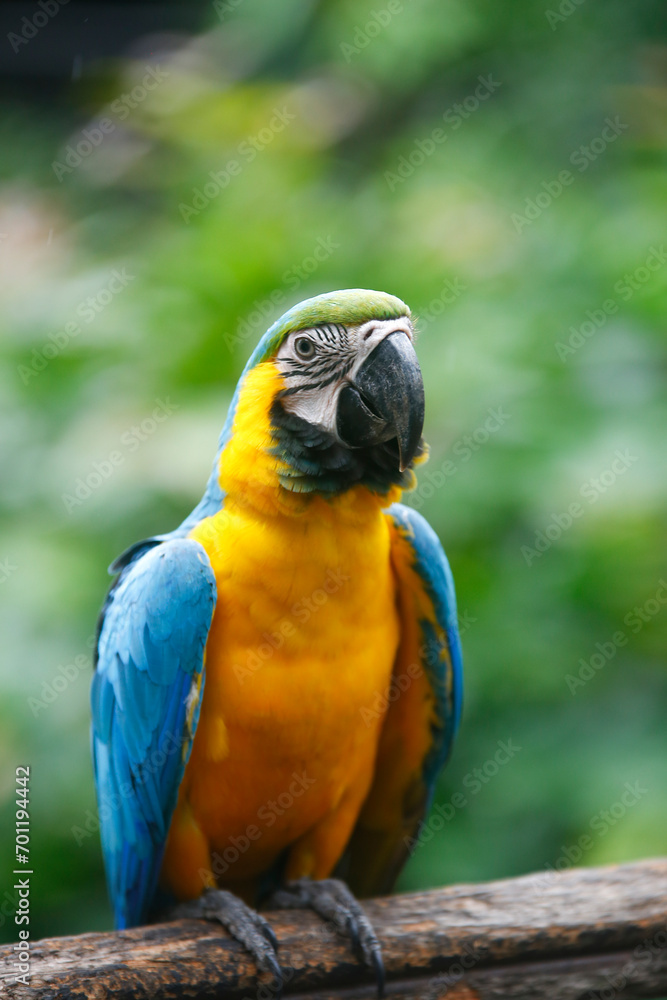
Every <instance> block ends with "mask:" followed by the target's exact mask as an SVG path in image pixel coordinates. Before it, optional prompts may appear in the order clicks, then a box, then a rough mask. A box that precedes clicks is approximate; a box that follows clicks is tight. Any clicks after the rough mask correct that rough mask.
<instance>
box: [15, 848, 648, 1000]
mask: <svg viewBox="0 0 667 1000" xmlns="http://www.w3.org/2000/svg"><path fill="white" fill-rule="evenodd" d="M366 910H367V912H368V915H369V917H370V919H371V920H372V921H373V923H374V925H375V928H376V930H377V932H378V935H379V937H380V940H381V942H382V946H383V949H384V957H385V964H386V968H387V974H388V980H389V981H388V987H387V993H388V996H390V997H394V998H397V1000H400V998H406V1000H407V998H410V1000H414V998H420V1000H421V998H423V1000H443V998H444V997H447V998H450V1000H473V998H476V1000H491V998H493V1000H503V998H513V1000H539V998H547V997H548V998H549V1000H583V998H586V1000H593V997H596V998H597V997H598V996H599V997H600V998H602V1000H629V998H642V997H658V996H667V859H659V860H655V861H643V862H640V863H637V864H630V865H621V866H619V867H612V868H580V869H571V870H569V871H565V872H562V873H559V874H555V873H553V874H552V873H547V872H542V873H539V874H536V875H528V876H523V877H521V878H516V879H506V880H503V881H499V882H487V883H482V884H478V885H456V886H450V887H448V888H445V889H437V890H434V891H432V892H424V893H410V894H407V895H403V896H393V897H387V898H384V899H376V900H371V901H369V902H368V903H367V904H366ZM271 923H272V925H273V927H274V928H275V931H276V934H277V937H278V940H279V942H280V952H279V956H280V961H281V965H282V967H283V969H284V970H285V980H286V988H285V992H286V993H288V994H289V993H295V992H298V993H299V994H300V995H301V996H302V997H304V1000H306V998H312V1000H315V997H317V1000H324V998H326V997H331V998H336V1000H343V998H349V1000H351V998H357V997H368V998H369V1000H371V998H373V997H374V995H375V990H374V987H373V985H372V980H371V978H370V977H369V976H368V974H366V973H365V972H364V970H363V969H361V968H360V966H359V964H358V963H357V962H356V960H355V958H354V956H353V955H352V953H351V951H350V947H349V946H348V945H347V944H346V943H345V942H344V941H343V940H342V939H340V938H339V937H338V936H337V935H336V933H335V932H334V931H333V930H332V929H331V928H329V927H328V926H326V925H325V924H323V923H322V922H321V921H319V920H318V919H317V918H316V917H315V916H314V915H313V914H310V913H306V912H300V911H296V912H295V911H281V912H276V913H274V914H272V915H271ZM30 951H31V972H30V986H27V987H26V986H23V985H20V984H15V983H14V984H13V983H12V980H13V976H14V968H13V962H14V960H15V958H14V956H15V952H14V951H13V950H12V947H11V946H5V947H3V948H0V975H1V976H2V980H1V981H0V996H2V997H11V998H12V1000H14V998H16V1000H28V998H39V1000H47V998H48V1000H83V998H93V1000H96V998H100V1000H101V998H107V997H113V998H114V1000H149V998H150V1000H156V998H157V1000H172V998H173V1000H176V998H179V1000H181V998H184V997H189V998H195V1000H209V998H210V1000H213V998H219V997H223V996H224V997H225V998H227V997H229V998H234V997H245V998H248V1000H274V998H275V990H274V989H273V988H272V985H271V983H261V984H258V982H257V979H256V976H255V969H254V966H253V964H252V962H251V961H250V959H249V957H248V955H247V954H246V953H245V951H244V950H243V948H241V946H240V945H238V944H237V943H236V942H235V941H232V940H231V939H230V938H229V936H228V935H227V934H226V932H225V931H224V930H223V929H222V928H221V927H219V926H217V925H216V924H213V923H208V922H205V921H196V920H181V921H176V922H173V923H167V924H158V925H155V926H151V927H141V928H137V929H135V930H131V931H120V932H110V933H106V934H83V935H81V936H79V937H64V938H50V939H46V940H43V941H38V942H35V943H34V944H32V945H31V948H30ZM3 984H4V989H3Z"/></svg>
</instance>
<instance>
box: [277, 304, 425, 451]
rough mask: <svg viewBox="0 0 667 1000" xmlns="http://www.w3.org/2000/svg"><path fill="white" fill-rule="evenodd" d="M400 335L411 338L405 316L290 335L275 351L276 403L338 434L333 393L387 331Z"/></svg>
mask: <svg viewBox="0 0 667 1000" xmlns="http://www.w3.org/2000/svg"><path fill="white" fill-rule="evenodd" d="M399 331H400V332H402V333H405V334H406V335H407V336H408V337H409V338H410V340H411V341H414V330H413V328H412V323H411V322H410V320H409V318H408V317H407V316H399V318H398V319H385V320H369V321H368V322H367V323H362V324H361V325H360V326H348V327H346V326H342V325H341V324H334V323H326V324H323V325H322V326H318V327H311V328H309V329H305V330H297V331H296V332H295V333H290V335H289V336H288V337H286V338H285V341H284V342H283V344H282V345H281V347H280V350H279V351H278V354H277V355H276V364H277V366H278V370H279V371H280V372H281V374H282V375H283V378H284V381H285V389H286V390H287V391H286V392H285V394H284V395H283V397H282V405H283V407H284V408H285V410H287V411H288V412H289V413H293V414H295V416H297V417H301V418H302V420H305V421H307V422H308V423H309V424H314V425H315V426H317V427H322V428H323V429H324V430H326V431H328V432H329V433H330V434H333V435H334V436H335V437H338V435H337V433H336V409H337V406H338V394H339V393H340V390H341V388H342V387H343V386H344V385H345V384H346V383H347V382H354V378H355V375H356V373H357V372H358V371H359V369H360V368H361V366H362V365H363V363H364V362H365V361H366V359H367V358H368V356H369V354H370V353H371V352H372V351H373V350H374V349H375V348H376V347H377V346H378V344H379V343H380V342H381V341H382V340H384V339H385V337H388V336H389V335H390V334H392V333H397V332H399Z"/></svg>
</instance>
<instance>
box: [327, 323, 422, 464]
mask: <svg viewBox="0 0 667 1000" xmlns="http://www.w3.org/2000/svg"><path fill="white" fill-rule="evenodd" d="M423 426H424V382H423V379H422V373H421V369H420V367H419V362H418V360H417V355H416V354H415V349H414V347H413V346H412V341H411V340H410V338H409V337H408V335H407V334H406V333H403V332H402V331H400V330H397V331H396V332H395V333H390V334H389V336H388V337H385V338H384V340H382V341H380V343H379V344H378V346H377V347H375V348H374V349H373V350H372V351H371V353H370V354H369V356H368V358H367V359H366V360H365V361H364V363H363V365H362V366H361V368H360V369H359V371H358V372H357V374H356V376H355V378H354V380H353V381H351V382H349V383H348V384H347V385H345V386H343V388H342V389H341V391H340V394H339V397H338V411H337V414H336V430H337V432H338V436H339V437H340V439H341V441H343V442H344V443H345V444H346V445H347V446H348V447H350V448H365V447H368V446H370V445H376V444H382V443H383V442H385V441H390V440H391V439H392V438H396V439H397V441H398V453H399V462H400V468H401V472H403V471H404V470H405V469H407V468H408V466H409V465H410V463H411V462H412V460H413V459H414V458H415V456H416V454H417V452H418V451H419V445H420V442H421V435H422V429H423Z"/></svg>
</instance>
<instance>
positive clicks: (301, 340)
mask: <svg viewBox="0 0 667 1000" xmlns="http://www.w3.org/2000/svg"><path fill="white" fill-rule="evenodd" d="M294 350H295V351H296V353H297V354H298V355H299V357H300V358H312V356H313V355H314V353H315V344H314V343H313V342H312V340H311V339H310V337H297V338H296V340H295V341H294Z"/></svg>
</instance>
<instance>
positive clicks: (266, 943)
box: [169, 889, 283, 1000]
mask: <svg viewBox="0 0 667 1000" xmlns="http://www.w3.org/2000/svg"><path fill="white" fill-rule="evenodd" d="M169 917H170V918H171V919H172V920H177V919H179V918H181V917H183V918H186V919H187V918H193V919H202V920H216V921H217V922H218V923H220V924H222V926H223V927H224V928H225V929H226V930H227V931H229V933H230V934H231V936H232V937H233V938H234V939H235V940H236V941H238V942H239V943H240V944H242V945H243V946H244V948H245V949H246V951H248V952H250V954H251V955H252V957H253V958H254V960H255V963H256V965H257V970H258V972H266V973H269V974H270V975H271V976H272V977H273V979H275V983H276V985H275V986H274V987H273V990H274V992H275V995H276V998H277V1000H280V996H281V995H282V990H283V974H282V970H281V968H280V965H279V963H278V959H277V956H276V951H277V949H278V939H277V938H276V935H275V934H274V932H273V929H272V927H271V925H270V924H268V923H267V922H266V920H265V919H264V917H262V916H260V914H259V913H257V911H256V910H253V909H252V908H251V907H250V906H247V905H246V904H245V903H244V902H243V900H242V899H239V897H238V896H235V895H234V893H233V892H227V890H225V889H205V890H204V892H203V893H202V895H201V896H199V897H198V898H197V899H193V900H190V901H189V902H187V903H179V904H178V905H177V906H175V907H174V908H173V909H171V910H170V911H169Z"/></svg>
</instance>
